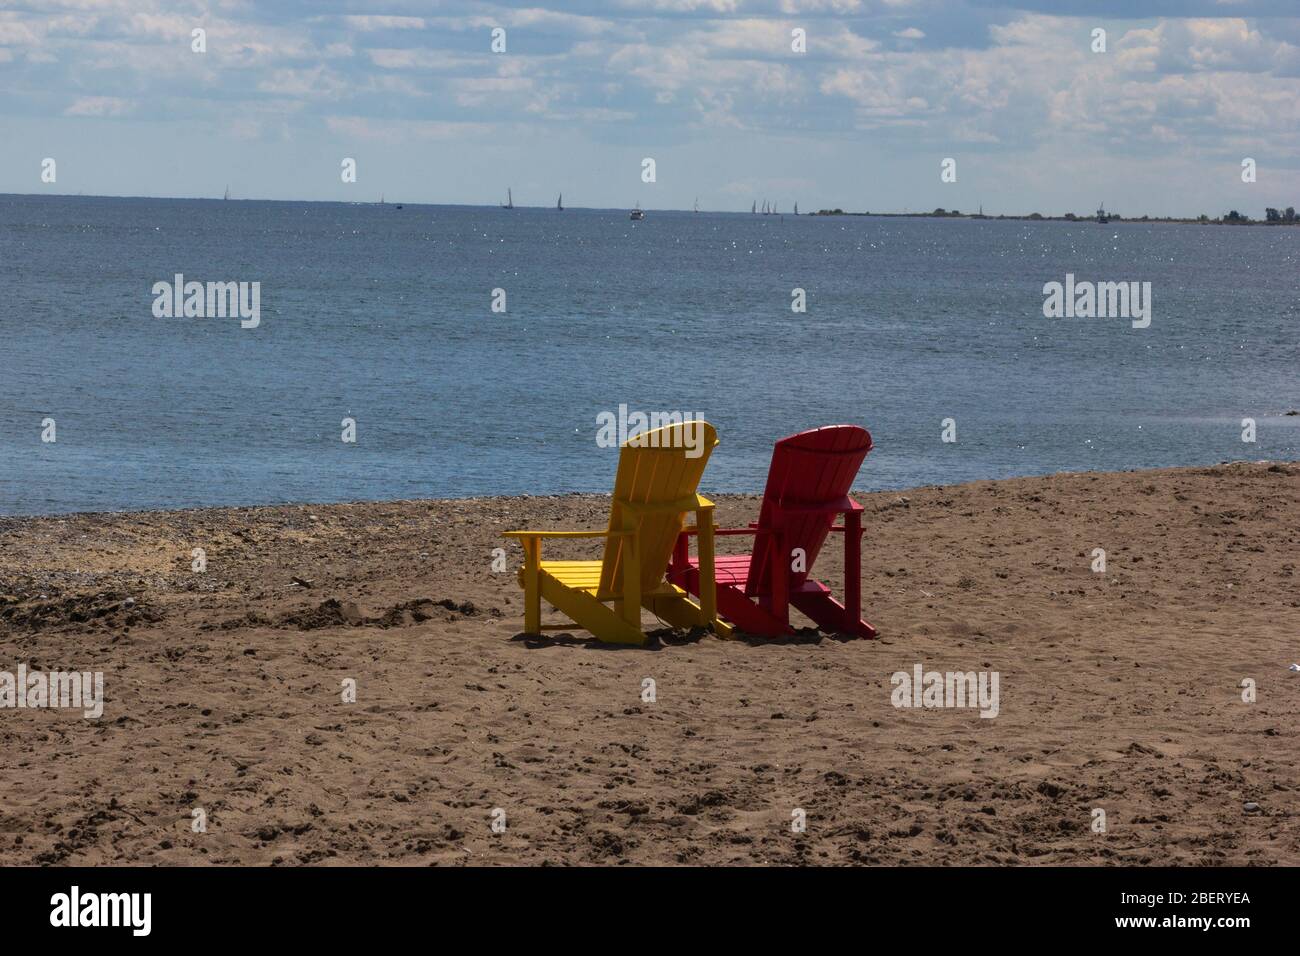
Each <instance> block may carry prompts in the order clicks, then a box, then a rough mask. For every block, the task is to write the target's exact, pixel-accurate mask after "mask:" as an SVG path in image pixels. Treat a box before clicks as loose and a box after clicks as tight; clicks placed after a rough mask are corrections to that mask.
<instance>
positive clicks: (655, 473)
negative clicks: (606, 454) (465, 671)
mask: <svg viewBox="0 0 1300 956" xmlns="http://www.w3.org/2000/svg"><path fill="white" fill-rule="evenodd" d="M685 427H692V428H698V429H699V433H698V437H699V438H700V439H701V440H700V442H699V447H698V449H697V450H698V455H697V457H694V458H692V457H689V456H688V454H687V452H688V448H687V447H686V443H685V440H684V439H685V437H686V436H685V433H684V431H683V429H684V428H685ZM717 443H718V437H717V433H716V432H715V431H714V430H713V426H712V425H710V424H709V423H708V422H687V423H680V424H674V425H665V426H664V427H662V428H656V429H653V430H652V431H647V432H642V433H640V434H638V435H633V436H632V437H631V438H629V439H628V440H627V442H626V443H624V445H623V447H622V449H620V451H619V456H618V474H617V475H616V477H615V478H614V496H613V498H614V500H613V504H612V506H611V508H610V515H609V527H608V528H606V529H605V530H604V531H507V532H505V535H506V537H508V538H517V539H518V540H519V543H520V544H521V545H522V546H523V549H524V566H523V567H522V568H520V570H519V583H520V584H521V585H522V586H523V589H524V631H525V633H528V634H540V633H541V631H542V629H543V625H542V598H546V600H547V602H548V603H549V604H551V605H553V606H554V607H555V608H556V610H558V611H561V612H563V613H564V614H566V615H568V617H569V619H570V620H572V621H573V622H574V624H576V625H577V626H578V627H580V628H583V629H585V630H587V631H590V632H591V633H592V634H593V635H595V637H596V638H597V639H599V640H601V641H605V642H609V643H615V644H644V643H645V642H646V636H645V634H644V633H643V632H642V630H641V608H642V607H645V608H648V609H649V610H650V611H652V612H653V613H654V614H656V615H658V616H659V617H660V618H661V619H663V620H664V621H666V622H668V623H669V624H672V625H673V626H674V627H692V626H696V625H710V624H711V625H713V626H714V628H715V629H716V630H717V631H718V632H719V633H724V632H725V634H726V635H727V636H729V635H730V631H731V629H730V628H729V627H727V625H725V624H723V623H722V622H720V621H719V620H718V612H717V597H716V592H715V588H714V579H713V502H711V501H709V499H707V498H705V497H703V496H701V495H699V494H697V493H696V488H698V487H699V483H700V476H701V475H702V474H703V473H704V466H705V465H706V464H707V463H708V460H709V455H710V453H711V452H712V451H713V446H714V445H716V444H717ZM688 511H693V512H694V513H695V527H696V528H697V529H698V545H697V548H698V551H699V562H700V581H701V582H703V583H705V586H704V587H703V588H702V589H701V594H700V603H699V604H698V605H697V604H695V603H693V602H692V601H691V600H690V596H689V595H688V594H687V593H686V592H685V591H684V590H682V589H681V588H679V587H677V586H676V585H673V584H670V583H668V581H667V579H666V577H665V571H666V570H667V568H668V559H669V557H670V556H671V555H672V551H673V544H674V543H675V542H676V541H677V537H678V535H679V534H680V533H681V531H682V525H683V523H684V518H685V514H686V512H688ZM546 538H604V539H605V556H604V558H603V559H602V560H600V561H543V560H542V542H543V540H545V539H546ZM706 564H707V566H708V571H707V573H706V572H705V570H704V568H705V565H706ZM611 603H612V604H613V608H612V609H611V608H610V607H608V606H607V605H608V604H611ZM546 629H547V630H571V629H572V625H547V626H546Z"/></svg>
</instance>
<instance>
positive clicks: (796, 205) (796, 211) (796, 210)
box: [794, 203, 799, 216]
mask: <svg viewBox="0 0 1300 956" xmlns="http://www.w3.org/2000/svg"><path fill="white" fill-rule="evenodd" d="M794 214H795V215H796V216H797V215H799V204H798V203H795V204H794Z"/></svg>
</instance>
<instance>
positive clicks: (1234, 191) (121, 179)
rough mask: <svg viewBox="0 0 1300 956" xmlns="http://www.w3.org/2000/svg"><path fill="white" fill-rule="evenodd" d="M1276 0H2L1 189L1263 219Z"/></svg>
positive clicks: (1298, 20) (1298, 197)
mask: <svg viewBox="0 0 1300 956" xmlns="http://www.w3.org/2000/svg"><path fill="white" fill-rule="evenodd" d="M1298 9H1300V7H1298V5H1297V2H1296V0H1286V2H1281V0H1261V2H1250V0H1242V2H1232V0H1222V2H1215V0H1184V2H1177V3H1175V2H1143V0H1122V2H1121V0H1113V2H1094V3H1082V2H1077V3H1075V2H1068V0H1063V2H1055V3H1048V2H1038V3H1034V2H1025V3H1012V4H1002V3H987V2H978V0H753V2H751V0H603V2H595V0H579V2H571V3H559V2H547V0H537V2H535V3H530V4H494V3H464V2H454V0H449V2H441V3H438V2H425V3H414V2H391V3H382V4H379V3H375V4H371V3H349V2H338V0H333V2H331V0H325V2H311V3H308V2H297V0H277V2H263V0H226V2H213V3H185V2H155V0H71V2H60V0H40V2H27V3H23V2H19V3H11V2H6V0H0V192H20V193H39V192H58V193H77V192H84V193H87V194H104V195H153V196H219V195H220V194H221V192H222V191H223V189H224V188H225V187H226V185H227V184H229V186H230V189H231V192H232V194H233V195H234V196H235V197H236V198H271V199H339V200H367V201H368V200H374V199H378V198H379V196H380V194H381V193H382V194H383V195H385V196H386V197H387V198H388V200H389V201H406V202H455V203H493V202H497V201H499V200H501V199H503V198H504V195H505V190H506V187H507V186H512V187H513V189H514V194H515V201H516V202H517V203H521V204H537V205H542V204H553V203H554V201H555V196H556V194H557V193H558V192H561V191H563V193H564V195H565V200H566V205H570V206H598V207H628V206H631V205H632V204H633V203H634V202H640V203H641V204H642V205H643V206H645V207H647V208H652V209H653V208H689V207H690V205H691V203H692V202H693V201H694V199H695V197H697V196H698V197H699V200H700V205H701V207H703V208H706V209H725V210H748V208H749V206H750V203H751V202H753V201H754V200H755V199H757V200H759V201H760V202H761V200H763V199H764V198H767V199H770V200H773V201H776V202H778V203H779V204H780V206H781V208H782V209H787V210H788V209H789V208H790V207H791V205H792V204H793V203H794V202H796V201H797V202H798V203H799V205H800V208H801V209H802V210H805V211H807V210H812V209H817V208H821V207H833V206H839V207H843V208H845V209H851V210H866V209H870V210H877V211H902V210H904V209H910V210H920V209H932V208H934V207H935V206H943V207H945V208H950V209H951V208H958V209H962V210H963V211H970V210H974V209H975V208H977V207H978V206H979V205H981V204H983V206H984V207H985V210H986V211H987V212H1030V211H1035V210H1037V211H1040V212H1043V213H1051V214H1060V213H1062V212H1065V211H1074V212H1087V211H1090V210H1092V209H1094V208H1095V207H1096V205H1097V203H1098V202H1099V201H1103V200H1104V201H1105V202H1106V204H1107V205H1108V206H1110V207H1113V208H1116V209H1119V210H1120V211H1122V212H1123V213H1125V214H1127V215H1139V214H1142V213H1148V214H1151V215H1165V214H1179V213H1192V214H1196V213H1200V212H1206V213H1209V214H1211V215H1217V214H1219V213H1222V212H1224V211H1226V210H1227V209H1229V208H1240V209H1242V210H1243V211H1246V212H1249V213H1250V214H1251V215H1255V216H1262V214H1263V210H1264V207H1266V206H1281V207H1285V206H1288V205H1300V15H1298V14H1297V10H1298ZM196 27H201V28H203V29H205V30H206V32H207V52H206V53H195V52H193V51H192V50H191V32H192V30H194V29H195V28H196ZM494 27H501V28H504V29H505V31H506V52H505V53H493V52H492V51H491V49H490V44H491V32H492V30H493V28H494ZM1098 27H1100V28H1103V29H1105V30H1106V33H1107V36H1106V40H1107V50H1106V52H1105V53H1095V52H1093V50H1092V49H1091V46H1092V42H1093V39H1092V31H1093V30H1094V29H1095V28H1098ZM796 28H799V29H802V30H804V31H806V36H807V52H805V53H796V52H794V51H793V50H792V49H791V31H792V30H794V29H796ZM45 157H52V158H54V159H55V160H56V162H57V175H58V178H57V182H56V183H53V184H46V183H42V182H41V180H40V173H41V161H42V160H43V159H44V158H45ZM344 157H353V158H355V159H356V160H357V163H358V181H357V182H356V183H355V184H344V183H343V182H341V180H340V175H339V174H340V162H341V161H342V159H343V158H344ZM645 157H652V158H654V159H655V162H656V173H657V181H656V182H655V183H653V184H648V183H643V182H642V181H641V162H642V159H643V158H645ZM945 157H952V158H954V159H956V160H957V181H956V182H955V183H942V182H941V181H940V164H941V162H942V160H943V159H944V158H945ZM1244 157H1252V158H1254V159H1255V160H1256V161H1257V164H1258V179H1257V181H1256V182H1255V183H1251V184H1247V183H1243V182H1242V181H1241V175H1240V173H1241V168H1240V167H1241V161H1242V159H1243V158H1244Z"/></svg>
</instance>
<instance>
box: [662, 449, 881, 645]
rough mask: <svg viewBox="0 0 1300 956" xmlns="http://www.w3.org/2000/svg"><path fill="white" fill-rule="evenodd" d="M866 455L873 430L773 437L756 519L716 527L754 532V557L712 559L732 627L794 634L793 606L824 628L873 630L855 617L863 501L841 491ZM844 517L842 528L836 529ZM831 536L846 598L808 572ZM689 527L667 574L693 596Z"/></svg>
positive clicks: (867, 633)
mask: <svg viewBox="0 0 1300 956" xmlns="http://www.w3.org/2000/svg"><path fill="white" fill-rule="evenodd" d="M869 451H871V435H870V434H869V433H868V432H867V430H866V429H865V428H859V427H858V426H857V425H828V426H826V427H824V428H814V429H811V430H809V431H806V432H800V433H799V434H797V435H791V436H790V437H789V438H783V439H781V440H780V441H779V442H777V443H776V448H775V449H773V452H772V465H771V467H770V468H769V469H768V473H767V488H766V490H765V491H764V492H763V507H762V509H761V510H760V512H759V516H758V522H757V524H752V525H750V526H749V527H748V528H719V529H716V530H715V531H714V535H715V536H716V535H742V534H752V535H754V550H753V552H752V553H751V554H740V555H723V554H719V555H717V556H716V558H715V559H714V560H715V574H714V577H715V580H716V581H717V597H718V613H719V614H720V615H721V616H722V617H725V618H726V619H727V621H728V622H730V624H731V625H734V626H735V627H737V628H739V629H740V630H742V631H746V632H748V633H751V634H762V635H768V636H779V635H783V634H793V633H794V630H793V628H791V626H790V605H791V604H793V605H794V606H795V607H796V608H798V609H799V610H800V611H802V612H803V613H804V614H806V615H807V616H808V617H810V618H811V619H812V620H813V621H815V622H816V624H817V626H818V627H820V628H821V629H822V630H824V631H835V632H839V633H844V634H857V635H859V636H861V637H875V636H876V629H875V628H874V627H872V626H871V625H870V624H868V623H867V622H866V621H864V620H862V617H861V614H862V608H861V604H862V554H861V543H862V506H861V505H860V504H858V503H857V502H856V501H854V500H853V499H851V498H849V497H848V491H849V488H850V487H851V486H852V484H853V479H854V478H856V477H857V474H858V469H859V468H861V467H862V460H863V459H864V458H866V457H867V452H869ZM841 514H842V515H844V524H843V525H841V526H836V525H835V518H836V516H837V515H841ZM831 532H836V533H839V534H843V535H844V579H845V580H844V604H840V603H839V602H838V601H836V600H835V599H834V598H833V597H831V591H830V588H828V587H827V586H826V585H824V584H822V583H821V582H820V581H817V580H815V579H813V578H811V577H809V570H810V569H811V568H812V566H813V562H814V561H816V560H817V554H818V552H820V551H821V547H822V545H823V544H824V543H825V541H826V537H827V535H828V534H830V533H831ZM692 533H694V532H693V531H683V532H682V533H681V535H679V536H678V539H677V545H676V548H675V549H674V551H673V558H672V561H671V563H670V564H669V566H668V579H669V580H670V581H671V582H672V583H673V584H676V585H677V586H678V587H680V588H683V589H685V590H686V591H689V592H690V593H691V594H694V595H698V594H699V593H700V570H699V563H698V561H697V560H696V559H695V558H692V557H690V554H689V548H688V543H689V542H688V535H690V534H692ZM800 551H802V561H800V560H799V557H800ZM796 568H797V569H798V570H796Z"/></svg>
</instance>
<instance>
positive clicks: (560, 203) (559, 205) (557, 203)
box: [555, 193, 564, 212]
mask: <svg viewBox="0 0 1300 956" xmlns="http://www.w3.org/2000/svg"><path fill="white" fill-rule="evenodd" d="M555 208H556V209H558V210H559V211H560V212H564V193H560V198H559V199H557V200H555Z"/></svg>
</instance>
